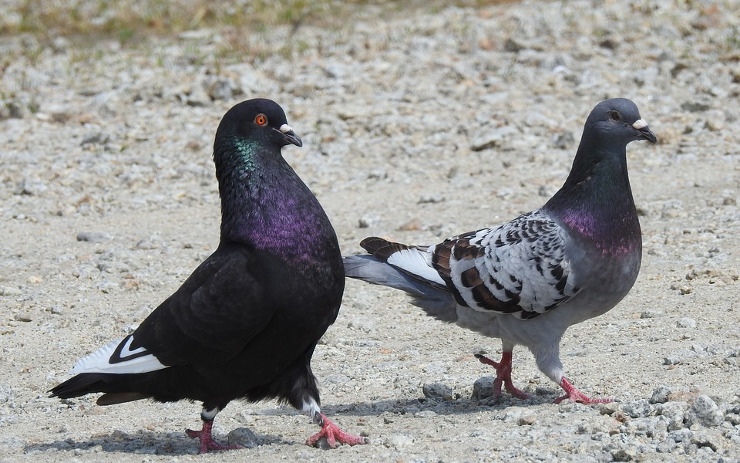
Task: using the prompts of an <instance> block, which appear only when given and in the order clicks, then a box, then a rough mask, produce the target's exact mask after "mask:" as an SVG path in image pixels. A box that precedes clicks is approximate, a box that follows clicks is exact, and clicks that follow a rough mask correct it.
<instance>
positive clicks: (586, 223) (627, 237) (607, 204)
mask: <svg viewBox="0 0 740 463" xmlns="http://www.w3.org/2000/svg"><path fill="white" fill-rule="evenodd" d="M597 159H598V161H596V160H597ZM544 209H545V210H546V211H547V212H548V213H550V214H551V215H553V216H555V217H557V218H558V219H559V220H560V221H561V223H562V224H563V225H564V226H565V227H566V228H568V229H569V230H571V231H572V232H574V233H576V234H578V235H580V236H581V237H582V238H583V239H585V240H586V241H588V242H591V243H592V244H593V245H594V246H595V247H597V248H598V249H600V250H601V251H602V253H604V254H608V255H611V256H625V255H629V254H632V253H634V252H639V251H640V249H641V248H642V238H641V233H640V222H639V220H638V218H637V210H636V208H635V203H634V200H633V198H632V190H631V188H630V182H629V177H628V175H627V160H626V148H622V149H621V151H620V152H616V153H614V152H612V153H598V152H597V151H595V150H583V149H581V147H579V150H578V153H577V154H576V158H575V161H574V162H573V167H572V169H571V172H570V175H569V176H568V179H567V180H566V181H565V184H564V185H563V187H562V188H561V189H560V191H558V192H557V193H556V194H555V195H554V196H553V197H552V198H551V199H550V201H548V202H547V204H546V205H545V206H544Z"/></svg>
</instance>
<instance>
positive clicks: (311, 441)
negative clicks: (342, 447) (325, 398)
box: [306, 413, 369, 448]
mask: <svg viewBox="0 0 740 463" xmlns="http://www.w3.org/2000/svg"><path fill="white" fill-rule="evenodd" d="M319 417H320V418H321V423H319V424H320V426H321V431H319V432H318V433H316V434H314V435H313V436H311V437H309V438H308V440H306V445H315V444H316V442H318V441H319V439H321V438H322V437H326V442H327V443H328V444H329V446H330V447H331V448H335V447H336V446H337V442H341V443H342V444H348V445H357V444H367V443H368V442H369V440H368V439H367V438H366V437H362V436H355V435H352V434H348V433H346V432H344V431H342V430H341V429H339V426H337V425H336V424H334V423H333V422H332V421H331V420H329V418H327V417H326V415H324V414H323V413H321V414H320V415H319Z"/></svg>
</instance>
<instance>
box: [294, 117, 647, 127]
mask: <svg viewBox="0 0 740 463" xmlns="http://www.w3.org/2000/svg"><path fill="white" fill-rule="evenodd" d="M647 125H648V124H647V122H645V121H643V120H642V119H637V120H636V121H635V123H634V124H632V127H634V128H636V129H637V130H640V129H642V128H645V127H647ZM280 130H282V127H281V128H280Z"/></svg>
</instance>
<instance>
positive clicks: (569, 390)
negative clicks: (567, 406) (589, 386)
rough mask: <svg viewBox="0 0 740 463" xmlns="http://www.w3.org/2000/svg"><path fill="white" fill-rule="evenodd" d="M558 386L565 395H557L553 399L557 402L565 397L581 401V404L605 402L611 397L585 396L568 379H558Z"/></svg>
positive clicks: (609, 400) (610, 400)
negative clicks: (596, 397) (593, 397)
mask: <svg viewBox="0 0 740 463" xmlns="http://www.w3.org/2000/svg"><path fill="white" fill-rule="evenodd" d="M560 387H562V388H563V390H564V391H565V395H564V396H562V397H558V398H557V399H555V403H556V404H559V403H560V402H562V401H563V400H565V399H569V400H572V401H573V402H581V403H583V404H587V405H590V404H607V403H609V402H612V399H592V398H590V397H586V396H585V395H584V394H583V393H582V392H581V391H579V390H578V389H576V387H575V386H573V385H572V384H571V383H570V381H568V380H567V379H565V378H563V379H561V380H560Z"/></svg>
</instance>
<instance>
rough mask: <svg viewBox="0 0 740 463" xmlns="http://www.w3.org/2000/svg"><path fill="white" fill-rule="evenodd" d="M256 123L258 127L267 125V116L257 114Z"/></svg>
mask: <svg viewBox="0 0 740 463" xmlns="http://www.w3.org/2000/svg"><path fill="white" fill-rule="evenodd" d="M254 123H255V124H257V125H267V116H265V115H264V114H257V115H256V116H255V117H254Z"/></svg>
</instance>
